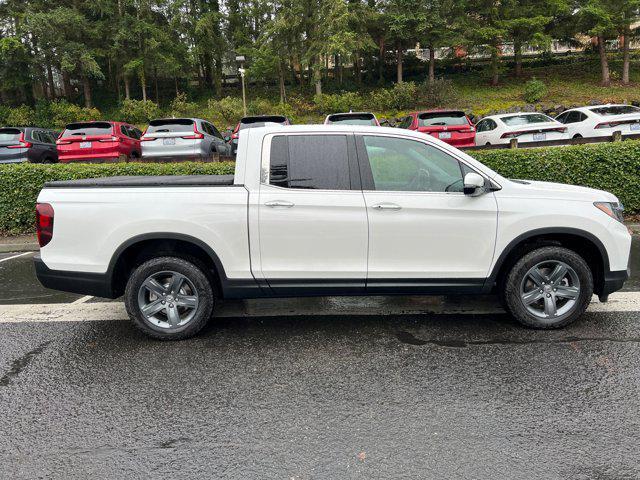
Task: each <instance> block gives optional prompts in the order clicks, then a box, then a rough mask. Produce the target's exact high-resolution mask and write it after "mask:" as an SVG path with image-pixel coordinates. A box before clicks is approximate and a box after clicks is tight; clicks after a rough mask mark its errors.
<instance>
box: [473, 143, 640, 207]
mask: <svg viewBox="0 0 640 480" xmlns="http://www.w3.org/2000/svg"><path fill="white" fill-rule="evenodd" d="M469 153H470V154H471V155H472V156H474V157H475V158H476V159H478V160H479V161H481V162H482V163H484V164H486V165H487V166H488V167H490V168H492V169H493V170H495V171H497V172H498V173H500V174H501V175H503V176H505V177H507V178H520V179H529V180H542V181H546V182H558V183H568V184H571V185H583V186H586V187H591V188H597V189H600V190H606V191H608V192H611V193H613V194H614V195H616V196H617V197H618V198H619V199H620V201H621V202H622V203H623V204H624V206H625V209H626V212H627V213H630V214H633V213H638V212H640V175H638V172H639V171H640V142H638V141H625V142H617V143H600V144H592V145H574V146H567V147H547V148H529V149H516V150H510V149H505V150H484V151H483V150H479V151H475V152H469Z"/></svg>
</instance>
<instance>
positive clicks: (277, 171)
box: [269, 135, 351, 190]
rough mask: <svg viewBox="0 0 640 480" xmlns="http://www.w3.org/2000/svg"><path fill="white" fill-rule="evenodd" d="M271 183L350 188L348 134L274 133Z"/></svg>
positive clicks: (288, 185) (323, 187)
mask: <svg viewBox="0 0 640 480" xmlns="http://www.w3.org/2000/svg"><path fill="white" fill-rule="evenodd" d="M269 183H270V184H271V185H274V186H279V187H284V188H302V189H319V190H349V189H350V188H351V183H350V176H349V153H348V147H347V136H346V135H278V136H274V137H273V138H272V140H271V157H270V172H269Z"/></svg>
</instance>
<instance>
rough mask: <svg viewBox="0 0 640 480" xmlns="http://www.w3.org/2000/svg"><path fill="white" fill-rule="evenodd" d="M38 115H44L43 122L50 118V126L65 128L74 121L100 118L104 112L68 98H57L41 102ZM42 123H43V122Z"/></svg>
mask: <svg viewBox="0 0 640 480" xmlns="http://www.w3.org/2000/svg"><path fill="white" fill-rule="evenodd" d="M37 112H38V117H44V118H43V120H42V122H46V119H47V118H48V119H49V120H48V125H46V126H48V127H51V128H56V129H63V128H64V127H65V125H67V124H68V123H72V122H88V121H90V120H100V119H101V118H102V114H101V113H100V110H98V109H97V108H86V107H80V106H78V105H75V104H73V103H69V102H67V101H66V100H57V101H55V102H51V103H48V104H44V103H43V104H41V105H40V108H38V109H37ZM41 125H42V124H41Z"/></svg>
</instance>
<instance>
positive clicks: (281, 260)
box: [258, 134, 367, 295]
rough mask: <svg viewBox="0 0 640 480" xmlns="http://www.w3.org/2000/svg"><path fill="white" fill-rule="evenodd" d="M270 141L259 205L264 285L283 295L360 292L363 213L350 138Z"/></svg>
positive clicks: (363, 257) (292, 136)
mask: <svg viewBox="0 0 640 480" xmlns="http://www.w3.org/2000/svg"><path fill="white" fill-rule="evenodd" d="M267 142H268V143H267V144H265V151H267V152H269V157H268V158H264V159H263V178H262V180H261V185H260V196H259V203H258V224H259V227H258V228H259V244H260V251H259V255H260V261H259V262H260V271H261V276H262V278H264V279H265V280H266V281H267V283H268V284H269V285H270V287H271V288H272V289H273V290H274V292H276V293H278V294H283V295H286V294H292V295H294V294H296V295H299V294H305V292H308V293H310V294H318V293H327V294H329V293H345V292H347V291H353V292H354V293H358V292H362V291H364V282H365V276H366V269H367V214H366V209H365V206H364V197H363V194H362V191H361V190H360V184H359V175H358V171H357V160H356V158H355V143H354V138H353V135H348V134H287V135H280V134H278V135H275V136H270V137H267ZM265 162H268V164H265Z"/></svg>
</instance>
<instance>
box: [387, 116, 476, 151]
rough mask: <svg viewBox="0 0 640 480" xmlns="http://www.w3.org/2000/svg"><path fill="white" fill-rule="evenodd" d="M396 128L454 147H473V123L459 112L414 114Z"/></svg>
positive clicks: (474, 136) (404, 119)
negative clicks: (421, 133) (411, 131)
mask: <svg viewBox="0 0 640 480" xmlns="http://www.w3.org/2000/svg"><path fill="white" fill-rule="evenodd" d="M398 127H400V128H406V129H409V130H417V131H419V132H423V133H426V134H428V135H431V136H433V137H436V138H439V139H440V140H442V141H443V142H446V143H448V144H449V145H453V146H454V147H473V146H474V145H475V140H476V129H475V127H474V126H473V122H472V121H471V120H470V119H469V117H467V115H466V114H465V113H464V112H461V111H459V110H428V111H424V112H414V113H411V114H409V115H408V116H407V117H405V118H403V119H402V122H400V124H399V125H398Z"/></svg>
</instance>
